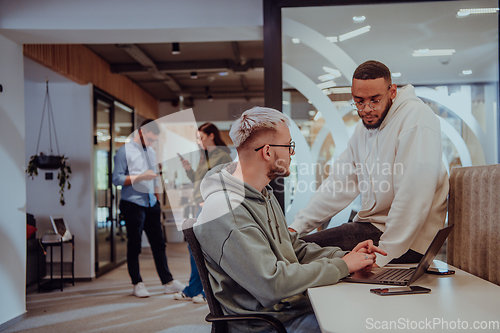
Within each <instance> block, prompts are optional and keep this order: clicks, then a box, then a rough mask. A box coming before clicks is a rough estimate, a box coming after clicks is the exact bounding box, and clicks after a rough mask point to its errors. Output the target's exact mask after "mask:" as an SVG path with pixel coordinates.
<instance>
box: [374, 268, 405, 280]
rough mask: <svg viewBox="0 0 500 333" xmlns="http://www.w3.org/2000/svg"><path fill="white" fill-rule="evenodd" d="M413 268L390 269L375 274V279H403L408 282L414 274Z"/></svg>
mask: <svg viewBox="0 0 500 333" xmlns="http://www.w3.org/2000/svg"><path fill="white" fill-rule="evenodd" d="M413 272H414V270H413V269H388V270H386V271H385V272H383V273H382V274H380V275H378V276H375V277H374V279H375V280H378V281H381V280H384V281H402V282H406V281H408V280H409V279H410V277H411V275H412V274H413Z"/></svg>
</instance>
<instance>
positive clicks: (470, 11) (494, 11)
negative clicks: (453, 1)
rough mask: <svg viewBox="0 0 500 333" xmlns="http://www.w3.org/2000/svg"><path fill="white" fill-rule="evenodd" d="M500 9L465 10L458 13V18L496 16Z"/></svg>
mask: <svg viewBox="0 0 500 333" xmlns="http://www.w3.org/2000/svg"><path fill="white" fill-rule="evenodd" d="M498 9H499V8H465V9H460V10H459V11H458V12H457V16H459V17H464V16H468V15H470V14H495V13H496V12H498Z"/></svg>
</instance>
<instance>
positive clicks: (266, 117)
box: [229, 106, 290, 148]
mask: <svg viewBox="0 0 500 333" xmlns="http://www.w3.org/2000/svg"><path fill="white" fill-rule="evenodd" d="M281 122H283V123H284V124H286V125H287V126H289V125H290V122H289V120H288V118H287V117H286V116H285V115H284V114H283V113H282V112H280V111H278V110H275V109H271V108H265V107H261V106H254V107H253V108H251V109H250V110H247V111H245V112H243V114H242V115H241V116H240V117H239V118H238V119H236V121H235V122H234V123H233V124H232V125H231V130H230V131H229V136H230V137H231V140H233V143H234V146H235V147H236V148H238V147H240V146H241V145H242V144H244V143H245V142H246V141H248V139H249V138H250V137H251V135H252V134H255V133H257V132H260V131H262V130H270V131H277V130H278V126H279V124H280V123H281Z"/></svg>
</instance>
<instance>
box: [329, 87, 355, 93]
mask: <svg viewBox="0 0 500 333" xmlns="http://www.w3.org/2000/svg"><path fill="white" fill-rule="evenodd" d="M330 92H331V93H332V94H350V93H351V87H339V88H331V89H330Z"/></svg>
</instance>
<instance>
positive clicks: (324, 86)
mask: <svg viewBox="0 0 500 333" xmlns="http://www.w3.org/2000/svg"><path fill="white" fill-rule="evenodd" d="M336 85H337V84H336V83H335V82H334V81H333V80H330V81H326V82H323V83H319V84H317V85H316V86H317V87H318V88H319V89H327V88H331V87H335V86H336Z"/></svg>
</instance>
